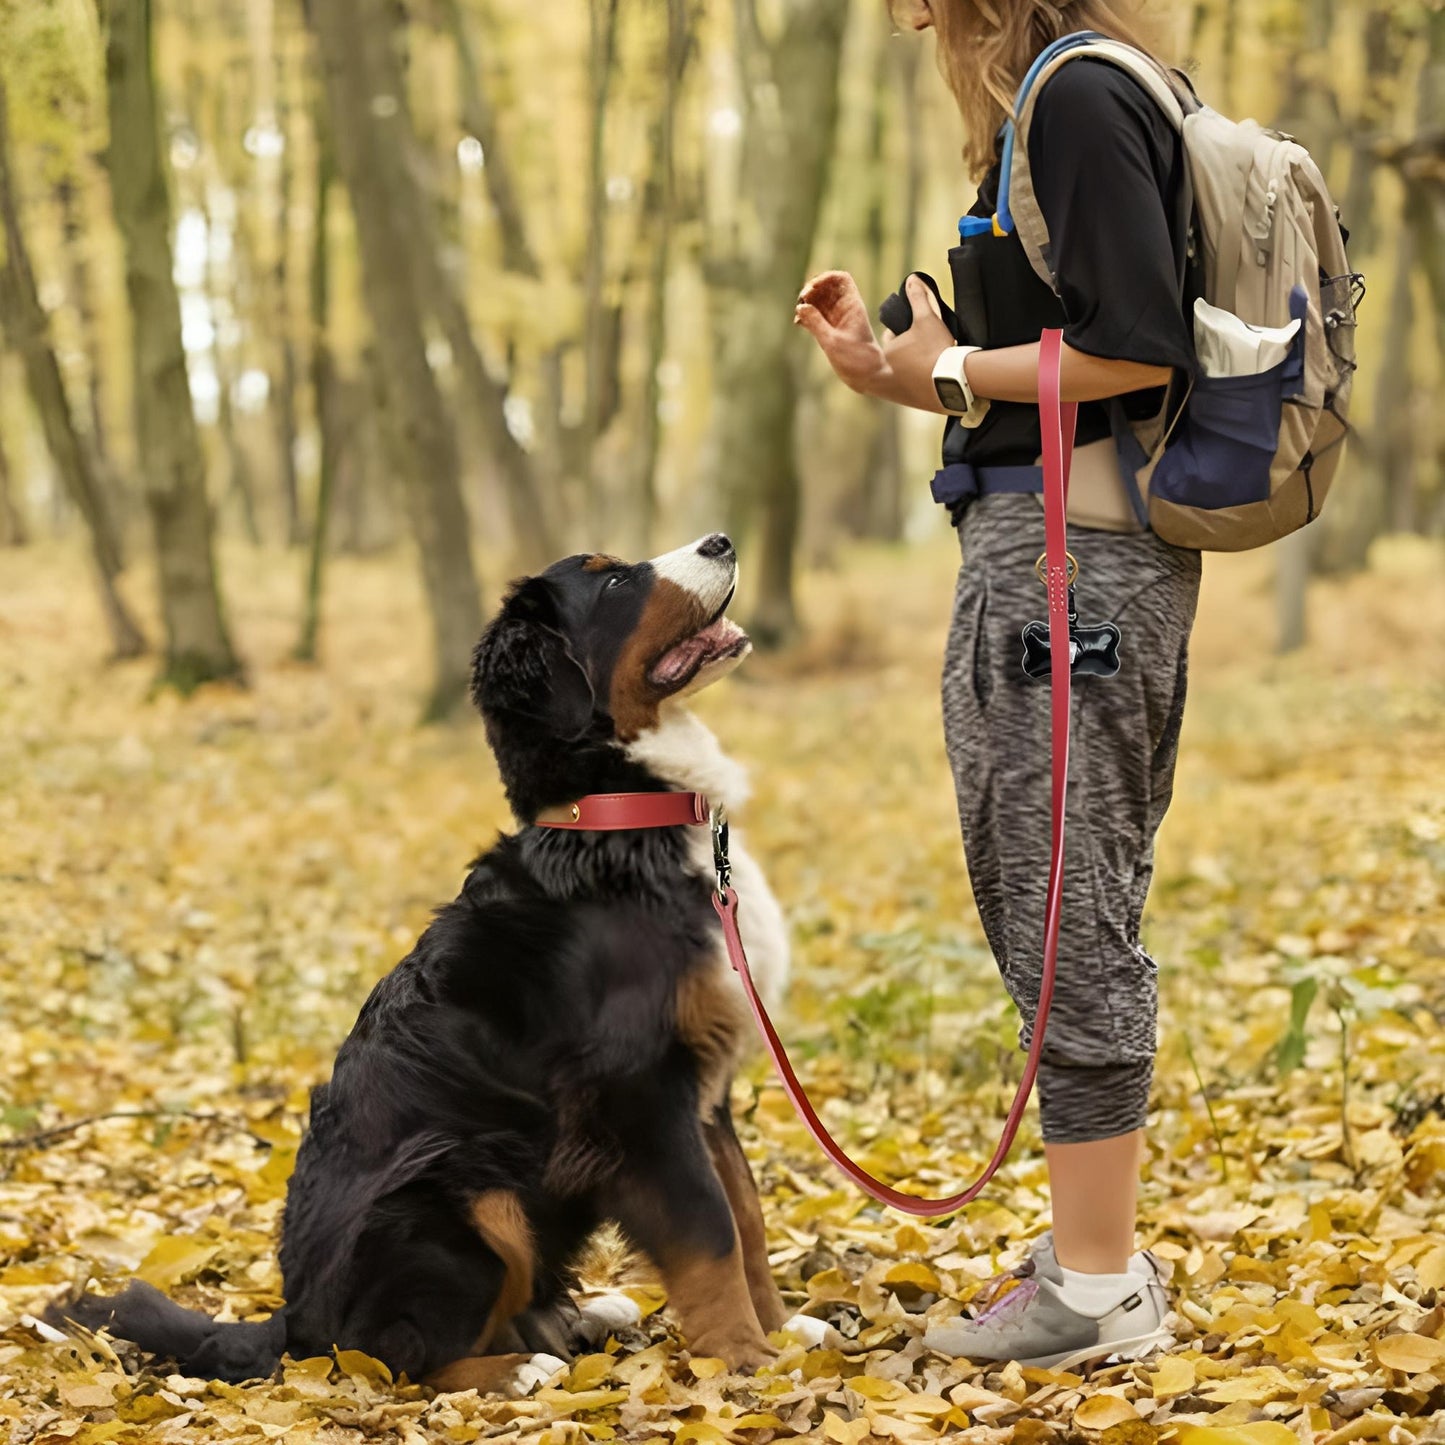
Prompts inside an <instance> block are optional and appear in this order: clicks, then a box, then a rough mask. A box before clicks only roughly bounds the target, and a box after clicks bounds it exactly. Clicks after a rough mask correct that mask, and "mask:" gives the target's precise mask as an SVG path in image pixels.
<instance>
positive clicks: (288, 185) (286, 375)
mask: <svg viewBox="0 0 1445 1445" xmlns="http://www.w3.org/2000/svg"><path fill="white" fill-rule="evenodd" d="M275 55H276V67H277V70H278V72H279V75H278V78H277V86H276V106H275V115H274V121H273V123H274V125H275V127H276V132H277V135H278V136H279V137H280V141H281V155H280V167H281V174H280V178H279V181H278V183H277V199H278V202H279V205H278V213H277V217H276V238H275V261H274V263H273V265H272V268H271V276H270V293H271V310H272V321H271V332H272V335H273V336H274V338H275V341H276V349H277V351H278V353H279V356H278V358H277V361H276V365H275V376H274V378H273V380H272V384H271V390H270V397H271V401H272V415H273V417H274V419H275V426H276V455H277V458H278V461H279V464H280V468H281V497H282V501H283V502H284V503H285V515H286V541H287V543H288V544H289V545H290V546H292V547H299V546H300V545H301V543H302V542H304V541H305V540H306V528H305V525H304V523H303V522H302V520H301V479H300V476H299V475H298V473H297V468H296V447H297V433H298V425H297V418H296V389H297V386H298V384H299V371H298V366H297V361H296V342H295V338H294V336H293V334H292V324H291V282H290V257H291V193H292V190H293V189H294V187H295V177H296V162H295V159H294V152H295V144H296V142H295V137H294V136H292V135H291V134H289V129H290V126H289V122H290V116H291V106H290V94H289V89H288V85H289V81H288V72H287V67H286V64H285V52H284V50H283V49H281V48H279V47H278V48H277V49H276V52H275ZM268 59H269V57H268Z"/></svg>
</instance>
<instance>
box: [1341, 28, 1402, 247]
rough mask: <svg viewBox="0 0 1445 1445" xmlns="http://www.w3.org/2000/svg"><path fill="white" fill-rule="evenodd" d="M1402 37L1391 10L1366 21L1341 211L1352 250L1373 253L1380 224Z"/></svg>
mask: <svg viewBox="0 0 1445 1445" xmlns="http://www.w3.org/2000/svg"><path fill="white" fill-rule="evenodd" d="M1400 61H1401V56H1400V35H1399V30H1398V27H1397V25H1396V22H1395V19H1394V17H1393V15H1392V14H1391V11H1390V8H1389V6H1388V5H1377V6H1376V7H1375V8H1374V9H1372V10H1371V11H1370V13H1369V15H1368V16H1367V17H1366V19H1365V84H1364V95H1363V97H1362V100H1361V104H1360V110H1359V114H1358V116H1357V117H1356V119H1355V122H1354V124H1353V125H1352V126H1351V129H1350V177H1349V181H1348V183H1347V185H1346V188H1345V199H1344V204H1343V205H1342V207H1341V211H1342V213H1343V219H1344V223H1345V225H1346V226H1348V227H1349V228H1350V245H1351V249H1352V250H1353V251H1355V252H1356V253H1357V254H1359V255H1365V254H1366V253H1368V252H1370V251H1372V250H1373V249H1374V245H1375V237H1376V235H1377V234H1378V232H1379V227H1378V225H1377V224H1376V221H1375V206H1374V196H1375V174H1376V171H1377V170H1378V169H1379V158H1378V156H1377V155H1376V149H1377V147H1378V145H1379V143H1380V138H1381V136H1382V135H1383V134H1384V133H1385V132H1386V131H1387V130H1388V128H1389V123H1390V113H1391V110H1392V109H1393V107H1394V103H1395V90H1396V87H1397V86H1398V84H1399V68H1400Z"/></svg>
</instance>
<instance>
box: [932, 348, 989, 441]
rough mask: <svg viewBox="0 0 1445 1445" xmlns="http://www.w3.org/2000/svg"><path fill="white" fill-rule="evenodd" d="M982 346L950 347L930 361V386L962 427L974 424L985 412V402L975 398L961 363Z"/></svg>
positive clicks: (986, 412)
mask: <svg viewBox="0 0 1445 1445" xmlns="http://www.w3.org/2000/svg"><path fill="white" fill-rule="evenodd" d="M982 350H983V348H982V347H981V346H950V347H949V348H948V349H947V350H946V351H945V352H943V353H942V354H941V355H940V356H939V358H938V360H937V361H935V362H934V363H933V389H934V390H935V391H936V392H937V393H938V399H939V401H940V402H942V403H943V405H944V407H946V408H947V410H948V411H950V412H952V414H953V415H954V416H956V417H957V418H958V420H959V424H960V425H961V426H966V427H976V426H977V425H978V424H979V423H980V422H981V421H982V420H983V419H984V417H986V416H987V415H988V401H987V399H985V398H981V397H976V396H974V394H973V388H972V387H971V386H970V385H969V384H968V377H967V375H965V373H964V369H963V368H964V363H965V362H966V361H967V360H968V358H969V357H970V356H971V355H972V354H973V353H974V352H975V351H982Z"/></svg>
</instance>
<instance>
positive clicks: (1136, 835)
mask: <svg viewBox="0 0 1445 1445" xmlns="http://www.w3.org/2000/svg"><path fill="white" fill-rule="evenodd" d="M1042 535H1043V528H1042V517H1041V513H1040V511H1039V508H1038V506H1037V502H1036V500H1035V499H1031V498H1023V497H994V498H988V499H985V501H983V502H981V503H976V504H975V505H974V507H972V508H971V509H970V512H969V514H968V516H967V517H966V518H965V520H964V525H963V546H964V551H965V556H966V562H965V566H964V569H963V572H962V573H961V576H960V583H959V590H958V596H957V599H956V604H955V614H954V627H953V631H952V633H951V635H950V639H949V649H948V654H947V661H946V665H945V669H944V719H945V729H946V732H947V738H948V748H949V755H950V758H951V760H952V762H953V767H954V774H955V782H956V785H957V791H958V801H959V816H960V821H961V823H962V826H963V834H964V843H965V849H966V852H967V856H968V865H969V876H970V879H971V880H972V883H973V890H974V897H975V901H976V903H977V905H978V910H979V915H980V918H981V920H982V922H983V925H984V929H985V932H986V934H987V936H988V940H989V944H990V947H991V948H992V950H993V952H994V955H995V958H996V959H997V961H998V964H999V968H1000V970H1001V972H1002V973H1003V976H1004V981H1005V983H1006V985H1007V987H1008V989H1009V992H1010V993H1011V995H1012V996H1013V998H1014V1001H1015V1003H1016V1004H1017V1005H1018V1008H1019V1012H1020V1015H1021V1016H1022V1019H1023V1028H1022V1030H1021V1037H1020V1043H1021V1045H1022V1046H1024V1047H1027V1045H1028V1043H1029V1041H1030V1039H1031V1037H1032V1025H1033V1019H1034V1014H1035V1012H1036V1009H1037V1005H1038V997H1039V989H1040V984H1041V979H1042V954H1043V917H1044V901H1045V893H1046V884H1047V875H1048V854H1049V846H1050V834H1051V824H1050V787H1049V758H1050V717H1049V690H1048V688H1047V686H1041V685H1039V684H1036V683H1033V682H1030V681H1029V680H1028V679H1027V678H1025V677H1024V675H1023V672H1022V669H1021V667H1020V653H1021V644H1020V642H1019V630H1020V629H1021V628H1022V626H1023V624H1024V623H1025V622H1027V621H1030V620H1032V619H1033V618H1035V617H1041V616H1043V615H1044V610H1045V603H1044V594H1043V590H1042V588H1040V587H1039V586H1038V584H1037V582H1036V581H1035V579H1034V577H1033V562H1034V558H1035V557H1036V556H1037V554H1038V552H1039V551H1040V550H1041V548H1042V545H1043V543H1042ZM1070 543H1071V545H1072V546H1073V548H1074V550H1075V552H1076V554H1077V555H1078V556H1079V560H1080V566H1081V577H1080V583H1079V602H1080V610H1081V613H1082V616H1083V620H1084V622H1085V623H1089V622H1093V621H1103V620H1115V621H1117V622H1119V624H1120V625H1121V627H1122V628H1123V631H1124V646H1123V663H1124V666H1123V668H1122V670H1121V672H1120V674H1119V676H1118V677H1116V678H1109V679H1102V678H1081V679H1077V680H1076V684H1075V688H1074V706H1073V709H1072V718H1071V721H1072V745H1071V754H1072V765H1071V772H1070V781H1069V800H1068V813H1067V829H1066V851H1065V893H1064V907H1063V922H1062V927H1061V930H1060V946H1059V963H1058V975H1057V979H1056V983H1055V992H1054V1002H1053V1009H1052V1012H1051V1014H1050V1017H1049V1022H1048V1031H1047V1037H1046V1040H1045V1046H1044V1051H1043V1056H1042V1059H1041V1064H1040V1071H1039V1101H1040V1113H1041V1119H1042V1124H1043V1134H1044V1141H1045V1148H1046V1153H1047V1157H1048V1161H1049V1167H1050V1176H1051V1181H1052V1186H1053V1187H1052V1194H1053V1201H1054V1212H1055V1222H1056V1234H1055V1248H1056V1250H1057V1253H1058V1259H1057V1262H1055V1260H1054V1259H1053V1256H1052V1253H1051V1254H1050V1256H1049V1261H1048V1270H1049V1272H1050V1274H1051V1275H1054V1276H1056V1277H1057V1279H1058V1285H1059V1288H1060V1289H1065V1288H1067V1287H1069V1286H1070V1284H1071V1283H1072V1284H1073V1285H1075V1286H1076V1287H1077V1288H1078V1289H1079V1290H1080V1294H1079V1296H1078V1297H1079V1298H1080V1299H1085V1300H1088V1301H1090V1302H1097V1301H1098V1300H1100V1299H1101V1291H1102V1292H1107V1291H1104V1290H1103V1287H1104V1285H1105V1284H1106V1281H1104V1280H1098V1279H1096V1280H1094V1281H1087V1280H1086V1281H1083V1282H1082V1283H1081V1282H1080V1281H1079V1280H1078V1279H1077V1278H1072V1279H1071V1276H1084V1275H1092V1276H1116V1277H1117V1278H1116V1279H1115V1280H1113V1281H1112V1282H1109V1287H1110V1288H1114V1289H1115V1291H1116V1293H1118V1292H1122V1298H1124V1299H1128V1298H1129V1297H1130V1296H1131V1295H1132V1293H1133V1291H1132V1290H1124V1289H1123V1286H1124V1285H1126V1284H1128V1282H1129V1281H1128V1273H1129V1270H1130V1263H1129V1261H1130V1257H1131V1255H1132V1252H1133V1231H1134V1215H1135V1205H1136V1193H1137V1181H1138V1167H1139V1155H1140V1148H1141V1143H1142V1133H1141V1131H1142V1129H1143V1125H1144V1122H1145V1117H1146V1113H1147V1108H1148V1097H1149V1088H1150V1083H1151V1081H1152V1076H1153V1063H1154V1050H1155V1023H1156V969H1155V965H1154V962H1153V960H1152V959H1151V958H1149V956H1148V955H1147V954H1146V953H1145V952H1144V951H1143V949H1142V948H1141V947H1140V945H1139V919H1140V915H1141V913H1142V909H1143V902H1144V896H1145V894H1146V893H1147V891H1148V883H1149V876H1150V872H1151V857H1152V844H1153V838H1154V833H1155V830H1156V829H1157V827H1158V824H1159V821H1160V819H1161V818H1162V816H1163V812H1164V809H1165V807H1166V806H1167V804H1168V797H1169V788H1170V784H1171V782H1172V774H1173V764H1174V750H1175V744H1176V742H1177V736H1178V726H1179V718H1180V715H1181V712H1182V706H1183V683H1184V658H1185V653H1186V649H1187V643H1188V636H1189V629H1190V625H1191V623H1192V619H1193V610H1194V603H1195V598H1196V595H1197V587H1198V566H1199V563H1198V555H1197V554H1192V553H1183V552H1178V551H1176V550H1175V549H1173V548H1168V547H1166V546H1164V544H1162V543H1160V542H1159V541H1158V540H1157V539H1156V538H1154V537H1152V536H1147V535H1146V536H1141V537H1117V536H1111V535H1108V534H1103V533H1098V532H1084V531H1082V530H1080V529H1075V532H1074V533H1073V534H1071V537H1070ZM1061 1268H1062V1273H1060V1269H1061ZM1096 1286H1097V1287H1096ZM1115 1303H1116V1304H1117V1303H1118V1301H1115ZM1136 1318H1137V1316H1136Z"/></svg>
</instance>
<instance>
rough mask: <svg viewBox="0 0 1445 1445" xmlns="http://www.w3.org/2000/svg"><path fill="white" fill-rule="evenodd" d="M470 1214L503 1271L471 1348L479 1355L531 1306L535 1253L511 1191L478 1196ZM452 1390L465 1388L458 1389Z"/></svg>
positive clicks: (519, 1203) (523, 1214) (493, 1190)
mask: <svg viewBox="0 0 1445 1445" xmlns="http://www.w3.org/2000/svg"><path fill="white" fill-rule="evenodd" d="M471 1214H472V1224H473V1226H474V1227H475V1229H476V1231H477V1233H478V1234H480V1235H481V1236H482V1238H483V1240H485V1241H486V1243H487V1246H488V1248H490V1249H491V1250H492V1251H493V1252H494V1253H495V1254H496V1255H497V1257H498V1258H499V1259H500V1260H501V1261H502V1267H503V1269H504V1270H505V1271H506V1273H505V1274H504V1275H503V1276H502V1287H501V1289H500V1290H499V1291H498V1292H497V1300H496V1303H495V1304H494V1305H493V1306H492V1312H491V1314H490V1315H489V1316H488V1317H487V1323H486V1326H485V1328H484V1329H483V1330H482V1333H481V1336H480V1338H479V1339H478V1340H477V1343H476V1345H475V1346H474V1349H475V1350H476V1352H477V1353H478V1354H481V1353H483V1352H484V1351H485V1350H486V1348H487V1345H488V1343H489V1342H490V1341H491V1338H492V1336H493V1335H494V1334H496V1332H497V1330H498V1329H500V1328H501V1326H502V1325H504V1324H505V1323H506V1322H507V1321H508V1320H509V1319H511V1318H512V1317H513V1316H514V1315H519V1314H521V1312H522V1311H523V1310H524V1309H526V1308H527V1306H528V1305H529V1304H530V1303H531V1302H532V1281H533V1269H534V1262H535V1259H536V1249H535V1246H534V1244H533V1241H532V1226H531V1225H530V1224H529V1223H528V1222H527V1216H526V1214H525V1213H524V1212H523V1210H522V1202H521V1200H520V1199H518V1198H517V1196H516V1195H515V1194H514V1193H513V1192H512V1191H511V1190H510V1189H489V1190H488V1191H487V1192H486V1193H485V1194H479V1195H477V1197H476V1199H474V1200H473V1201H472V1210H471ZM446 1368H447V1369H450V1368H451V1366H450V1365H448V1366H447V1367H446ZM455 1388H457V1389H466V1388H468V1387H467V1386H465V1385H459V1386H456V1387H455Z"/></svg>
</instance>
